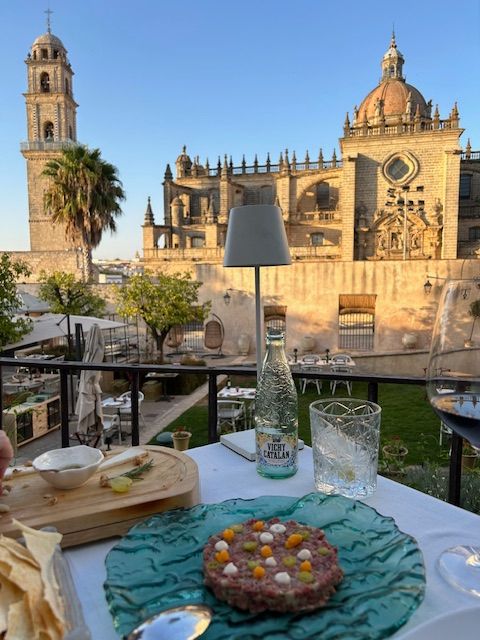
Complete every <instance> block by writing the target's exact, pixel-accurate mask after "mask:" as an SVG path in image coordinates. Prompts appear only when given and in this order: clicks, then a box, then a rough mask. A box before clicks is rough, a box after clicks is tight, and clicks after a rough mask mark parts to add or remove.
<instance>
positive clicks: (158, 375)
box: [145, 371, 180, 402]
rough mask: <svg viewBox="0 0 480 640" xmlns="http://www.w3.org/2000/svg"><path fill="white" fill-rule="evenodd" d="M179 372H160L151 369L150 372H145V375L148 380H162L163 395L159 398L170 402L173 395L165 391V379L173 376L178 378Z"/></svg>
mask: <svg viewBox="0 0 480 640" xmlns="http://www.w3.org/2000/svg"><path fill="white" fill-rule="evenodd" d="M179 375H180V374H179V373H175V372H172V373H162V372H161V371H151V372H150V373H147V375H146V376H145V378H146V379H148V380H160V381H161V382H162V391H163V395H162V397H161V400H164V401H165V402H171V400H172V398H173V396H170V395H169V394H168V393H167V380H168V379H169V378H170V379H173V378H178V376H179Z"/></svg>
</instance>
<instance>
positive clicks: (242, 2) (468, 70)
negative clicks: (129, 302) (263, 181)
mask: <svg viewBox="0 0 480 640" xmlns="http://www.w3.org/2000/svg"><path fill="white" fill-rule="evenodd" d="M48 6H50V9H52V11H53V12H54V13H53V15H52V33H54V34H55V35H57V36H58V37H59V38H60V39H61V40H62V41H63V43H64V45H65V47H66V48H67V50H68V55H69V58H70V62H71V64H72V67H73V69H74V71H75V77H74V84H73V90H74V97H75V99H76V101H77V102H78V103H79V105H80V106H79V108H78V112H77V131H78V139H79V141H80V142H83V143H85V144H87V145H88V146H90V147H92V148H93V147H98V148H100V150H101V151H102V155H103V157H104V158H105V160H107V161H109V162H111V163H112V164H114V165H115V166H117V167H118V170H119V173H120V177H121V179H122V181H123V184H124V188H125V191H126V193H127V200H126V202H125V204H124V207H123V210H124V215H123V216H122V218H121V219H120V220H119V225H118V227H119V231H118V233H117V234H116V235H115V236H113V237H110V236H107V237H105V239H104V240H103V241H102V244H101V246H100V247H99V249H98V250H97V251H96V256H97V257H109V258H114V257H124V258H129V257H133V255H134V254H135V251H137V250H141V244H142V241H141V228H140V225H141V224H142V221H143V214H144V211H145V207H146V201H147V196H149V195H150V196H151V197H152V206H153V209H154V213H155V215H156V220H157V222H161V221H162V218H163V211H162V203H163V198H162V185H161V183H162V180H163V175H164V171H165V167H166V164H167V162H170V164H171V166H172V168H173V165H174V163H175V159H176V157H177V156H178V154H179V152H180V150H181V147H182V145H183V144H186V145H187V148H188V151H189V153H190V155H191V156H194V155H199V156H200V159H201V161H204V160H205V157H206V156H208V158H209V160H210V163H211V164H213V163H215V162H216V160H217V156H218V155H221V156H222V157H223V154H224V153H227V154H228V155H232V156H233V161H234V163H235V164H239V163H240V162H241V159H242V154H243V153H244V154H245V156H246V159H247V162H249V161H250V162H251V161H253V157H254V154H255V153H258V157H259V161H260V162H263V161H264V159H265V156H266V153H267V152H268V151H269V152H270V154H271V157H272V161H276V160H277V159H278V156H279V153H280V151H281V150H283V149H285V148H288V149H289V150H290V153H291V152H292V151H293V150H295V151H296V154H297V158H299V159H301V158H303V157H304V154H305V150H306V149H308V150H309V152H310V156H311V157H312V158H313V157H316V155H317V154H318V149H319V147H322V148H323V150H324V155H325V157H329V156H330V155H331V153H332V150H333V148H334V147H336V149H337V153H338V138H339V136H341V135H342V125H343V121H344V119H345V112H346V111H349V112H350V114H351V112H352V108H353V106H354V105H355V104H359V103H360V102H361V100H362V99H363V97H364V96H365V95H366V94H367V93H368V92H369V91H370V90H371V89H373V88H374V87H375V86H376V85H377V83H378V80H379V77H380V60H381V57H382V56H383V54H384V52H385V51H386V49H387V48H388V44H389V40H390V34H391V31H392V24H394V25H395V32H396V36H397V44H398V48H399V50H400V51H401V52H402V53H403V55H404V57H405V66H404V73H405V75H406V77H407V81H408V82H410V83H411V84H413V85H414V86H416V87H417V88H418V89H419V90H420V91H421V92H422V94H423V95H424V97H425V99H426V100H429V99H432V101H433V104H434V105H435V104H436V103H438V105H439V109H440V115H441V117H447V116H448V113H449V111H450V109H451V108H452V106H453V103H454V101H455V100H457V101H458V106H459V111H460V118H461V126H463V127H464V128H465V129H466V132H465V133H464V134H463V136H462V138H461V141H462V144H463V146H465V144H466V141H467V137H470V138H471V142H472V147H473V148H474V149H475V150H478V149H480V118H479V115H480V110H479V105H480V82H479V78H480V72H479V61H480V10H479V1H478V0H456V2H454V3H452V2H444V1H441V0H440V1H439V0H424V1H423V2H418V0H415V1H413V0H404V1H403V2H399V3H396V7H397V9H390V10H389V9H388V7H389V6H390V7H392V6H393V5H392V3H388V2H386V1H384V2H377V1H368V0H365V1H363V2H358V0H356V1H355V2H350V1H349V2H325V1H322V0H296V1H295V2H292V1H291V0H255V1H252V0H239V1H232V0H183V1H180V0H174V1H171V0H136V1H135V2H132V1H131V0H129V1H127V0H15V1H11V0H0V24H1V25H2V38H1V39H0V55H1V59H2V77H3V81H2V88H1V94H0V96H1V97H0V145H1V146H0V148H1V150H2V153H1V154H0V193H1V198H0V249H2V250H25V249H28V248H29V242H28V224H27V221H28V206H27V188H26V168H25V161H24V159H23V157H22V156H21V154H20V151H19V144H20V142H21V141H22V140H25V139H26V116H25V105H24V98H23V96H22V92H24V91H25V90H26V66H25V64H24V60H25V57H26V54H27V52H28V50H29V48H30V46H31V44H32V42H33V40H34V39H35V38H36V37H37V36H39V35H40V34H42V33H44V32H45V31H46V16H45V14H44V11H45V9H47V8H48Z"/></svg>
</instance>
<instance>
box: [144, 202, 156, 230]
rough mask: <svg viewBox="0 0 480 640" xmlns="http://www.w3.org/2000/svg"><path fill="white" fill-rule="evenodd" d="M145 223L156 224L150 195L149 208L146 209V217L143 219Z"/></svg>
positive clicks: (145, 224)
mask: <svg viewBox="0 0 480 640" xmlns="http://www.w3.org/2000/svg"><path fill="white" fill-rule="evenodd" d="M143 224H144V226H146V227H149V226H152V225H154V224H155V218H154V217H153V211H152V205H151V203H150V196H148V200H147V209H146V211H145V217H144V219H143Z"/></svg>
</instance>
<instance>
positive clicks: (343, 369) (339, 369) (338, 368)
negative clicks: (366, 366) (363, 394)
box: [330, 365, 352, 396]
mask: <svg viewBox="0 0 480 640" xmlns="http://www.w3.org/2000/svg"><path fill="white" fill-rule="evenodd" d="M330 371H331V373H345V374H350V373H352V368H351V367H347V366H345V365H333V366H332V367H331V369H330ZM338 384H344V385H345V386H346V387H347V392H348V395H349V396H351V395H352V382H351V380H331V381H330V391H331V393H332V395H335V390H336V388H337V385H338Z"/></svg>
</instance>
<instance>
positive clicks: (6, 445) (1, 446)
mask: <svg viewBox="0 0 480 640" xmlns="http://www.w3.org/2000/svg"><path fill="white" fill-rule="evenodd" d="M12 458H13V449H12V443H11V442H10V439H9V437H8V436H7V434H6V433H5V431H3V429H0V495H1V489H2V478H3V476H4V475H5V471H6V470H7V468H8V466H9V464H10V462H11V460H12Z"/></svg>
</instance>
